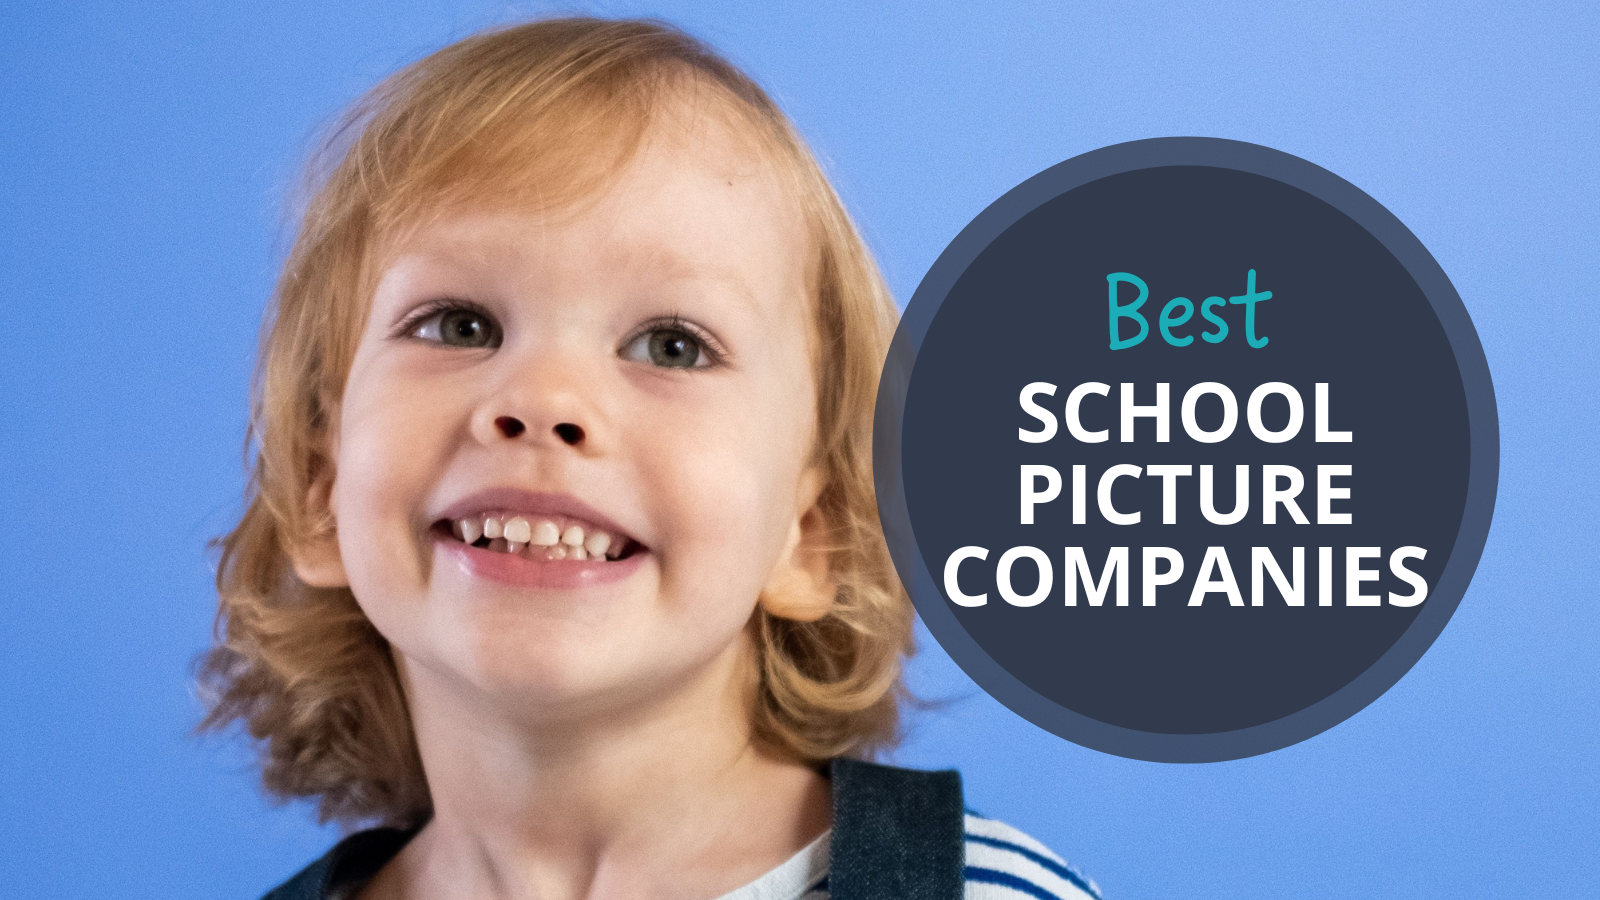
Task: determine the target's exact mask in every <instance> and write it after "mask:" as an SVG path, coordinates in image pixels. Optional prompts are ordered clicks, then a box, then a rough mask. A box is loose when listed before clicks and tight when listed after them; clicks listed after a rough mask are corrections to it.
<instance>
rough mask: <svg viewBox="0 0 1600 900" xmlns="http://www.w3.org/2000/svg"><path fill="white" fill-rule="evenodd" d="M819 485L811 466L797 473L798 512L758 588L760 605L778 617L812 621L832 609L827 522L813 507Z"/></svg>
mask: <svg viewBox="0 0 1600 900" xmlns="http://www.w3.org/2000/svg"><path fill="white" fill-rule="evenodd" d="M822 486H823V478H822V473H821V472H820V471H818V470H817V469H816V468H815V467H812V468H808V469H806V470H805V472H803V473H802V474H801V476H800V488H799V496H798V498H797V499H798V502H797V503H796V506H795V508H796V509H797V510H799V512H798V513H796V515H795V520H794V523H793V524H792V525H791V526H790V527H789V539H788V541H787V542H785V544H784V548H783V553H782V554H780V555H779V557H778V562H777V565H775V566H774V567H773V569H772V574H771V576H769V577H768V579H767V584H766V586H765V587H764V588H762V590H761V607H762V608H763V609H765V610H766V611H767V612H768V613H769V614H771V615H774V616H777V617H779V618H782V619H795V620H797V621H801V622H814V621H816V620H817V619H820V618H822V617H823V616H826V615H827V614H828V613H829V612H832V610H833V597H834V592H835V591H836V590H837V588H838V585H837V584H835V583H834V580H833V574H832V572H831V571H830V566H829V564H828V556H829V554H828V549H829V548H828V538H829V529H828V523H827V521H826V520H825V519H824V518H823V515H822V510H821V509H820V508H818V506H817V498H818V497H819V496H821V494H822Z"/></svg>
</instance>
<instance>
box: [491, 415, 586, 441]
mask: <svg viewBox="0 0 1600 900" xmlns="http://www.w3.org/2000/svg"><path fill="white" fill-rule="evenodd" d="M494 427H495V428H496V429H498V430H499V432H500V433H501V434H503V435H505V436H506V437H508V438H514V437H520V436H521V435H522V433H523V432H525V431H527V430H528V426H527V425H524V424H523V422H522V420H521V419H518V418H516V417H515V416H500V417H498V418H496V419H495V420H494ZM550 430H551V431H552V432H554V433H555V436H556V437H557V438H558V439H559V440H560V441H561V442H562V443H564V444H566V445H567V446H569V447H576V446H578V445H579V444H581V443H583V426H581V425H574V424H572V423H571V422H557V423H556V424H555V425H554V426H553V427H552V428H551V429H550Z"/></svg>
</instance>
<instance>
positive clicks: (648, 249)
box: [377, 117, 812, 278]
mask: <svg viewBox="0 0 1600 900" xmlns="http://www.w3.org/2000/svg"><path fill="white" fill-rule="evenodd" d="M626 150H627V152H626V153H625V154H624V153H617V154H615V155H614V156H613V159H612V160H611V162H612V165H610V166H609V167H608V168H606V170H605V171H603V172H598V173H595V172H590V173H585V176H583V177H577V178H575V179H562V178H561V173H559V172H555V173H552V172H538V171H536V170H537V169H538V168H540V167H539V166H537V165H536V164H535V165H533V166H532V168H533V169H534V170H535V171H512V172H490V173H483V180H482V182H481V183H480V185H479V187H480V189H479V190H468V189H457V190H444V191H441V192H440V196H439V198H438V199H437V200H436V201H435V202H434V203H433V204H432V205H429V206H419V207H418V208H416V209H415V210H414V212H413V214H412V215H411V216H409V217H407V218H406V219H402V220H399V221H396V222H394V223H393V224H392V225H391V227H390V228H389V229H387V234H385V235H384V236H383V237H382V239H381V240H380V242H379V247H378V248H377V251H378V252H377V257H378V260H379V262H380V267H383V266H386V265H387V264H388V263H391V262H393V261H395V260H396V259H398V258H400V257H414V258H421V259H425V260H430V261H434V262H438V263H441V264H458V265H470V266H487V265H493V264H495V263H496V262H497V261H503V260H505V259H506V258H507V257H511V256H522V255H527V254H528V253H531V252H540V251H544V252H547V253H552V254H560V253H563V252H566V253H571V252H581V253H582V254H584V255H585V256H586V257H588V258H594V257H604V258H605V261H606V263H607V264H608V265H609V266H612V267H614V268H616V269H617V270H619V271H624V272H633V271H641V272H649V273H651V274H654V275H656V276H659V277H667V278H674V277H683V278H688V277H695V276H700V275H706V274H714V273H716V272H738V271H740V269H741V268H742V267H741V265H739V263H740V262H741V260H740V258H739V251H740V250H741V249H745V250H748V249H749V248H750V246H752V245H753V244H756V243H760V242H762V241H765V242H766V243H767V245H768V246H769V247H771V246H777V247H779V248H780V252H781V255H782V256H783V257H784V258H785V260H786V261H791V260H792V259H795V258H799V259H805V258H809V257H810V256H811V255H812V254H811V240H810V235H809V229H808V228H807V227H806V221H805V216H804V215H803V212H802V208H801V204H800V203H799V202H798V201H797V198H796V197H795V195H794V191H793V190H792V189H791V188H790V184H789V180H788V179H786V178H785V177H784V175H783V172H782V171H781V165H780V164H779V163H777V162H776V161H775V160H773V159H772V158H771V154H770V153H764V152H762V149H761V148H760V146H759V144H758V143H756V142H754V141H751V140H749V139H748V136H747V135H741V134H739V133H738V132H737V131H735V130H734V129H733V128H731V127H729V126H728V125H727V124H725V123H722V122H718V121H716V120H709V121H707V120H697V119H695V118H692V117H682V118H678V119H668V120H666V121H665V122H664V123H661V124H658V125H652V127H651V128H650V129H648V130H647V132H646V133H644V134H642V135H641V136H640V140H639V141H638V142H637V144H636V145H634V146H632V147H629V148H626ZM519 177H521V178H525V179H527V181H526V182H525V183H523V184H522V185H521V187H522V188H523V190H520V191H519V190H514V189H506V186H510V185H516V184H517V183H518V178H519ZM539 179H543V180H547V181H548V180H556V181H560V182H561V183H562V187H563V188H565V189H564V190H544V191H541V190H539V189H538V180H539ZM575 183H576V184H581V185H582V186H583V187H584V188H585V189H584V190H581V191H580V190H576V189H575V186H576V185H575ZM494 185H501V186H502V189H500V190H498V191H496V190H491V189H489V188H490V187H492V186H494ZM708 270H711V271H708Z"/></svg>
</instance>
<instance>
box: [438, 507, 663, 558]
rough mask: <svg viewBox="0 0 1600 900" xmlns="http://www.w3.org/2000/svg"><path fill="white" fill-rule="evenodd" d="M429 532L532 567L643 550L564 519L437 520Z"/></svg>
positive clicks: (502, 516) (621, 538) (490, 516)
mask: <svg viewBox="0 0 1600 900" xmlns="http://www.w3.org/2000/svg"><path fill="white" fill-rule="evenodd" d="M433 531H434V533H435V534H438V535H439V536H440V537H442V538H447V539H449V540H452V541H458V542H460V543H462V544H466V545H468V546H470V547H476V548H478V549H480V550H488V551H490V552H492V553H504V554H507V555H510V556H517V557H521V558H522V559H527V560H531V561H535V562H560V561H572V562H619V561H621V560H625V559H629V558H631V557H633V556H635V555H637V554H639V553H640V552H642V551H643V550H644V549H645V547H644V545H643V544H640V543H639V542H638V541H636V540H634V539H633V538H631V537H629V536H627V535H625V534H619V533H616V532H612V531H607V530H606V529H604V528H601V527H599V526H597V525H595V524H594V523H592V522H584V521H582V520H580V519H575V518H570V517H567V516H542V515H541V516H526V515H515V514H494V513H485V514H480V515H472V516H467V517H465V518H460V519H440V520H439V521H437V522H435V523H433Z"/></svg>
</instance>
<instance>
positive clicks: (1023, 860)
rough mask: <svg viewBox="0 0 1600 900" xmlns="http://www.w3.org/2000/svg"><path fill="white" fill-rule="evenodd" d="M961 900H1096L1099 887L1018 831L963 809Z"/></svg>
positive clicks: (1098, 897) (1050, 851)
mask: <svg viewBox="0 0 1600 900" xmlns="http://www.w3.org/2000/svg"><path fill="white" fill-rule="evenodd" d="M964 821H965V830H966V865H965V868H964V870H963V874H964V877H965V895H966V900H1020V898H1022V897H1033V898H1039V900H1100V888H1099V887H1098V886H1096V885H1095V883H1094V882H1093V881H1091V880H1090V879H1089V878H1087V877H1086V876H1084V875H1083V874H1082V873H1081V872H1079V871H1078V870H1077V869H1074V868H1073V867H1072V866H1071V865H1070V864H1068V863H1067V861H1066V860H1064V859H1062V858H1061V857H1060V856H1057V855H1056V854H1055V853H1054V852H1053V851H1052V850H1051V849H1050V848H1049V847H1046V846H1045V845H1044V844H1041V843H1039V842H1038V841H1036V840H1034V839H1033V838H1032V837H1029V836H1028V835H1027V834H1025V833H1023V832H1022V831H1020V830H1018V829H1016V828H1013V827H1011V826H1010V825H1007V824H1006V823H1004V822H1001V821H998V820H996V819H987V818H984V817H983V816H981V815H978V814H977V813H975V812H974V811H973V810H971V809H968V810H967V811H966V815H965V820H964Z"/></svg>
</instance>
